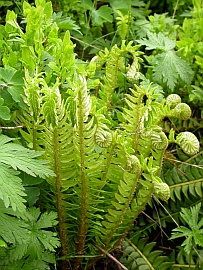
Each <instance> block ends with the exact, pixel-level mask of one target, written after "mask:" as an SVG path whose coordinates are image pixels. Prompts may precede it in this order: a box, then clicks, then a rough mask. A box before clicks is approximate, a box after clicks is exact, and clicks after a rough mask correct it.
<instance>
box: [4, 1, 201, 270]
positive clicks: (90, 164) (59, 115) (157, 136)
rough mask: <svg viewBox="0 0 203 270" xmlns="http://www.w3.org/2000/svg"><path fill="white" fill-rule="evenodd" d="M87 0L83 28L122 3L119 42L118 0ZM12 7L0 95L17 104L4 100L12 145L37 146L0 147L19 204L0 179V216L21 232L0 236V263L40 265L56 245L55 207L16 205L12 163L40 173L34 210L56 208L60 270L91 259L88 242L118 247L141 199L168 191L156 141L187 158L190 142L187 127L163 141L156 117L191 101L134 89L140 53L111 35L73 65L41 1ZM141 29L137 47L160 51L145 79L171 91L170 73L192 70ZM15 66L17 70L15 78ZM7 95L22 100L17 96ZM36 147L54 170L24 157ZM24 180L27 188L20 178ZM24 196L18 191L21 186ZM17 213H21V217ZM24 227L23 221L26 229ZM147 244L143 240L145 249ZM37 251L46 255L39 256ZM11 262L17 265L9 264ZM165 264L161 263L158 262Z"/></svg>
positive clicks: (179, 112)
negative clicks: (0, 189) (102, 2)
mask: <svg viewBox="0 0 203 270" xmlns="http://www.w3.org/2000/svg"><path fill="white" fill-rule="evenodd" d="M96 2H97V1H95V2H94V3H92V1H87V0H84V1H82V2H81V3H82V6H83V8H84V9H85V10H86V11H87V10H88V11H90V12H89V14H90V18H91V22H92V23H93V24H94V25H95V31H100V30H101V27H102V26H103V25H104V24H108V23H110V22H111V20H112V11H113V10H114V8H115V4H116V5H119V8H118V9H120V10H122V12H121V13H120V15H121V14H122V16H123V17H122V16H121V19H122V21H124V24H122V25H121V24H119V27H120V29H118V30H119V31H120V32H119V33H120V36H121V29H122V27H124V28H123V29H124V30H125V31H126V32H123V33H122V34H123V36H121V38H122V39H124V38H125V37H127V36H128V33H127V28H126V21H127V19H126V18H127V16H126V12H125V9H126V3H127V5H130V1H127V2H126V3H124V2H121V1H119V2H118V1H110V2H109V3H110V6H108V7H107V6H101V7H97V6H96ZM131 6H132V7H134V6H135V3H134V2H132V5H131ZM71 8H73V6H72V7H71ZM77 8H78V6H77ZM134 11H135V10H134ZM23 12H24V16H25V27H24V29H21V27H20V24H18V21H17V16H16V14H15V13H14V12H13V11H10V12H8V14H7V18H6V25H5V27H3V33H4V39H3V44H4V46H2V51H1V53H2V63H3V65H4V67H3V68H2V72H1V77H2V78H1V81H2V82H1V84H6V87H5V88H6V89H7V88H8V87H12V88H11V89H12V90H13V91H11V89H10V88H9V89H8V93H9V94H10V99H11V100H13V101H15V102H18V103H19V105H20V106H17V105H16V104H15V105H16V107H17V108H16V118H15V119H14V123H15V124H17V125H23V126H24V127H25V128H24V129H20V130H19V133H20V134H21V136H22V138H21V140H22V142H23V143H24V144H25V145H26V146H27V147H29V148H30V149H34V150H37V151H34V150H25V149H24V148H22V146H20V145H17V144H14V143H12V147H11V148H12V151H13V152H11V151H10V150H11V148H9V147H10V143H9V142H10V140H11V139H7V140H8V141H5V142H4V143H2V146H3V147H4V151H3V150H2V155H1V158H2V171H3V173H4V174H6V175H7V176H8V177H9V179H10V181H11V183H12V185H14V184H15V186H14V187H13V188H14V189H15V190H16V191H17V192H16V193H15V194H14V195H15V196H16V197H17V199H18V201H19V202H20V203H17V202H16V201H15V200H13V197H11V198H10V197H9V196H8V193H9V192H8V190H6V188H7V189H8V188H9V187H10V185H7V186H6V185H5V190H6V192H4V194H3V193H2V200H3V202H4V204H5V206H6V207H7V208H5V207H4V211H12V212H11V217H10V216H9V215H8V212H6V213H5V212H4V211H2V212H3V214H2V215H4V218H5V220H6V221H7V224H8V223H9V222H10V223H12V222H13V223H14V226H15V228H16V230H17V229H18V228H19V231H20V232H25V233H24V234H25V237H24V238H23V239H22V243H21V242H20V240H19V239H18V238H17V239H15V236H13V235H12V233H11V232H10V230H9V235H8V236H7V239H5V238H4V237H3V235H2V236H1V237H2V239H1V240H2V242H0V244H1V247H2V248H3V249H4V251H7V250H5V245H6V244H7V242H8V243H11V245H12V250H11V251H10V250H8V252H6V255H5V256H2V257H4V258H3V260H2V262H3V263H4V265H5V260H6V256H8V257H9V263H10V265H11V266H13V265H14V264H16V267H18V268H20V267H23V266H22V260H23V259H24V260H25V263H27V269H29V267H32V266H33V267H34V265H36V264H37V263H39V265H40V264H42V265H43V266H41V267H42V269H43V268H45V267H46V266H47V263H48V262H50V261H51V262H53V260H52V258H51V257H50V256H51V255H50V254H52V252H54V251H55V249H56V248H57V247H59V241H58V239H57V238H56V235H55V234H54V233H53V232H52V230H50V228H51V227H53V226H54V227H55V228H56V225H57V222H56V218H57V217H56V215H55V213H53V212H50V213H48V212H45V213H40V211H39V210H38V209H36V208H28V209H26V210H24V205H25V203H26V202H25V201H24V200H23V197H24V195H25V191H26V189H25V191H24V189H23V185H22V183H21V178H20V177H18V176H20V175H18V176H17V174H18V172H16V170H17V169H18V170H22V171H24V172H26V173H30V174H31V175H33V176H35V175H39V176H40V177H43V178H46V180H47V182H46V183H45V182H44V183H43V184H44V186H43V185H42V190H39V189H38V190H37V191H38V192H40V195H41V196H42V197H40V200H39V202H38V203H39V204H40V206H41V207H42V209H45V210H46V209H47V208H48V209H50V208H51V209H54V208H55V209H56V211H57V214H58V226H57V229H58V233H59V237H60V241H61V248H60V251H59V252H60V255H59V256H60V257H61V261H62V262H61V265H60V266H61V269H63V270H65V269H66V270H67V269H74V270H76V269H79V268H83V267H84V268H85V267H91V265H93V264H94V263H95V261H96V260H97V259H98V257H97V256H101V253H100V251H98V250H97V249H96V247H95V246H94V243H97V245H99V246H100V247H101V248H103V249H104V250H106V251H108V252H111V251H112V250H114V249H115V248H117V247H118V246H120V244H121V241H122V239H123V238H124V237H125V236H126V235H127V233H128V232H129V231H130V230H131V228H133V226H134V222H135V219H136V218H137V217H138V216H139V214H140V213H141V212H142V211H143V210H144V209H145V207H146V205H147V204H148V203H149V202H150V201H151V198H152V197H153V196H154V197H155V198H156V199H161V200H164V201H165V200H168V199H169V197H170V188H169V186H168V184H167V183H164V182H163V181H162V179H161V172H162V165H163V160H164V154H165V152H166V149H167V148H168V144H169V143H177V144H178V146H180V147H181V148H182V149H183V150H184V151H185V152H186V153H187V154H191V155H192V154H196V153H197V152H198V151H199V142H198V141H197V139H196V137H193V136H188V135H189V134H188V133H187V134H185V133H180V134H179V135H178V134H175V133H174V132H173V131H171V132H170V133H169V138H168V137H167V135H166V134H165V133H164V131H163V129H162V128H161V126H160V123H161V121H162V120H163V119H164V118H165V117H170V118H178V119H180V120H185V119H188V118H189V117H190V116H191V109H190V107H189V106H188V105H187V104H185V103H182V102H181V99H180V97H178V96H169V97H168V98H167V99H166V100H165V99H163V97H162V96H161V95H160V94H158V93H157V92H156V89H155V88H154V87H153V86H152V85H151V84H146V83H143V84H142V85H141V86H140V85H139V78H140V75H141V74H140V63H141V62H142V61H143V60H142V59H141V55H142V52H140V51H138V49H140V46H139V45H138V46H137V45H136V46H135V45H133V42H132V41H130V42H127V41H124V40H122V42H121V45H120V46H119V45H114V46H112V48H111V49H107V48H105V49H104V51H102V52H99V53H98V55H97V56H96V57H94V58H93V59H92V60H91V62H90V63H88V62H83V61H82V60H78V59H77V57H76V55H75V53H74V47H75V45H74V44H73V42H72V40H71V36H70V33H69V32H68V31H66V32H64V33H63V34H62V33H61V32H60V27H59V26H60V22H59V21H57V16H56V15H54V16H52V6H51V2H49V1H47V2H46V1H44V0H36V1H35V6H34V5H30V4H28V3H27V2H24V4H23ZM132 13H133V10H132ZM130 16H131V15H130V14H129V18H131V17H130ZM120 21H121V20H120ZM57 23H58V25H57ZM119 27H118V28H119ZM149 36H150V35H149ZM151 37H152V41H148V40H146V39H144V40H141V41H140V44H142V45H143V44H146V45H147V49H149V48H150V49H156V50H159V51H161V53H160V54H158V55H152V58H153V57H154V61H159V63H157V62H156V64H155V65H154V69H153V72H154V74H153V76H154V80H156V81H158V82H159V83H161V84H163V85H164V84H166V85H170V88H171V89H173V88H174V86H175V84H176V83H177V81H178V79H179V78H180V79H182V81H185V82H189V81H190V80H191V76H192V72H191V70H190V68H189V66H188V65H187V64H186V62H184V61H183V60H181V59H180V58H179V57H178V56H177V54H176V52H174V51H173V50H174V47H175V42H174V41H173V40H170V39H169V38H166V37H165V36H163V35H161V34H153V35H151ZM109 47H111V46H109ZM169 56H170V57H172V60H173V61H174V63H173V64H172V62H168V63H171V65H170V68H168V67H167V71H163V70H162V73H161V75H159V74H158V72H159V70H158V68H159V66H158V64H161V66H162V68H163V67H165V66H166V64H165V60H164V59H165V57H166V58H167V57H168V58H169ZM168 58H167V59H168ZM174 59H175V60H174ZM152 60H153V59H152ZM179 60H180V61H179ZM167 61H168V60H167ZM183 69H184V72H183ZM17 70H23V71H22V72H21V73H20V72H18V71H17ZM164 72H166V73H164ZM167 72H168V73H167ZM2 74H3V75H2ZM4 74H6V76H4ZM16 74H17V75H19V81H17V83H16V81H15V80H14V79H15V75H16ZM163 75H164V76H163ZM13 77H14V79H13ZM22 79H23V80H22ZM146 81H147V80H146ZM146 81H145V82H146ZM121 82H122V84H121ZM10 84H11V86H10ZM16 85H17V87H16ZM128 86H130V87H129V90H128ZM15 87H16V88H15ZM19 89H20V90H21V91H22V89H23V92H21V94H22V96H21V95H20V94H16V93H18V90H19ZM20 90H19V91H20ZM14 94H16V95H14ZM19 97H22V100H18V99H19ZM177 99H178V101H177ZM21 101H22V103H21ZM4 102H5V103H6V99H5V100H4ZM5 103H4V104H5ZM4 104H3V103H2V105H3V106H4ZM120 104H122V108H121V107H119V106H118V105H120ZM118 107H119V109H118ZM8 108H9V109H10V110H11V111H12V110H14V109H15V108H14V107H12V106H10V107H9V106H8ZM115 111H116V113H117V115H116V116H115ZM119 117H120V118H119ZM118 118H119V119H120V120H119V123H118ZM186 135H187V136H186ZM2 138H7V137H4V136H3V137H2ZM5 140H6V139H5ZM8 146H9V147H8ZM3 147H2V149H3ZM6 147H8V148H6ZM8 153H9V154H8ZM40 153H43V157H44V159H46V160H47V161H49V165H50V167H51V169H52V171H53V172H54V173H53V172H52V171H51V170H50V169H49V168H47V167H45V164H46V162H45V161H41V160H35V158H36V157H38V156H40ZM16 157H18V159H19V162H18V161H17V160H16ZM3 158H4V159H3ZM6 158H7V163H6ZM11 159H12V160H11ZM36 164H37V166H36ZM28 165H29V166H28ZM2 181H3V180H2ZM24 183H26V181H25V182H24ZM28 183H29V179H28ZM35 183H36V185H37V183H38V182H37V181H36V182H35ZM40 183H41V182H40V181H39V184H40ZM30 186H31V187H33V188H34V187H35V186H32V185H29V184H28V185H27V187H28V188H29V187H30ZM43 192H44V193H46V195H44V193H43ZM26 193H27V194H28V195H29V189H27V192H26ZM30 193H31V192H30ZM14 195H13V196H14ZM40 195H38V193H37V192H36V194H35V196H33V197H34V198H31V197H29V196H28V197H29V199H28V200H27V203H28V204H29V205H30V206H33V205H34V203H35V202H36V200H37V199H38V198H39V196H40ZM3 196H4V197H3ZM15 196H14V199H16V198H15ZM43 196H44V197H43ZM47 205H49V206H47ZM20 207H21V208H20ZM19 208H20V209H19ZM15 210H16V212H14V211H15ZM19 210H22V211H23V210H24V214H23V213H19ZM22 211H21V212H22ZM10 218H11V219H12V220H13V221H11V219H10ZM18 219H20V222H19V224H20V225H18V222H17V221H18ZM21 221H22V222H21ZM28 224H31V225H30V226H29V227H28V226H27V225H28ZM47 228H48V229H47ZM2 231H3V229H2ZM16 237H18V234H16ZM16 243H17V244H16ZM139 246H141V244H140V245H139ZM151 248H152V246H147V248H146V249H147V250H148V253H149V252H150V251H151ZM12 252H13V253H12ZM138 253H139V252H138ZM12 254H13V255H12ZM44 254H48V255H47V258H46V256H45V258H44V257H43V255H44ZM139 254H140V253H139ZM156 254H157V253H153V256H154V258H153V260H152V261H153V263H154V264H155V266H156V267H158V265H157V264H156V263H157V262H160V263H161V262H163V258H161V259H160V261H158V259H157V257H156ZM90 255H91V256H90ZM93 256H95V257H93ZM149 256H150V255H149ZM12 258H13V259H12ZM155 258H156V259H157V261H156V260H154V259H155ZM14 259H15V260H18V262H13V260H14ZM164 260H165V259H164ZM146 261H147V260H144V262H143V260H142V259H141V260H140V265H141V266H142V264H143V265H144V266H145V264H146ZM6 266H7V265H6ZM38 267H39V266H38ZM165 267H166V269H167V267H168V264H165ZM18 268H17V269H18ZM13 269H15V268H13ZM22 269H23V268H22ZM155 269H156V268H155Z"/></svg>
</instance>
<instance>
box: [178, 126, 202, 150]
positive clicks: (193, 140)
mask: <svg viewBox="0 0 203 270" xmlns="http://www.w3.org/2000/svg"><path fill="white" fill-rule="evenodd" d="M176 143H177V144H178V145H179V146H180V147H181V148H182V150H183V151H184V152H185V153H186V154H187V155H195V154H196V153H197V152H198V151H199V141H198V139H197V137H196V136H195V135H194V134H193V133H191V132H188V131H186V132H181V133H180V134H178V136H177V137H176Z"/></svg>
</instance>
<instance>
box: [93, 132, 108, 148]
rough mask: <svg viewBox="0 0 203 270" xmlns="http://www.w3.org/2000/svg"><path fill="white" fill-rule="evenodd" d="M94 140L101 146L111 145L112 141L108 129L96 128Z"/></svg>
mask: <svg viewBox="0 0 203 270" xmlns="http://www.w3.org/2000/svg"><path fill="white" fill-rule="evenodd" d="M95 142H96V144H97V145H98V146H100V147H101V148H107V147H109V146H110V145H111V142H112V135H111V133H110V132H108V131H104V130H102V129H101V130H100V129H99V130H97V132H96V133H95Z"/></svg>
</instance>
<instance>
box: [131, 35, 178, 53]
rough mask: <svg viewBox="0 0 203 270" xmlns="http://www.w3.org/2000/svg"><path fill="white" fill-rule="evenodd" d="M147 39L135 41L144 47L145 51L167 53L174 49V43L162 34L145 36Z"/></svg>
mask: <svg viewBox="0 0 203 270" xmlns="http://www.w3.org/2000/svg"><path fill="white" fill-rule="evenodd" d="M147 37H148V38H142V39H139V40H136V41H137V42H138V43H139V44H141V45H145V46H146V50H153V49H160V50H163V51H169V50H172V49H174V48H175V46H176V41H175V40H171V39H170V38H168V37H166V36H164V34H162V33H158V34H152V33H148V34H147Z"/></svg>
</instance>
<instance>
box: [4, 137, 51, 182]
mask: <svg viewBox="0 0 203 270" xmlns="http://www.w3.org/2000/svg"><path fill="white" fill-rule="evenodd" d="M10 141H12V139H11V138H9V137H7V136H5V135H1V136H0V163H3V164H6V165H8V166H10V167H12V168H13V169H14V170H17V169H19V170H22V171H24V172H26V173H27V174H30V175H32V176H36V175H38V176H40V177H41V178H46V177H48V176H55V174H54V173H53V172H52V171H51V170H50V169H49V168H48V167H47V166H45V164H46V163H47V161H45V160H37V159H35V158H36V157H39V156H41V155H42V154H43V153H42V152H37V151H33V150H29V149H26V148H24V147H23V146H21V145H19V144H16V143H8V142H10Z"/></svg>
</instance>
